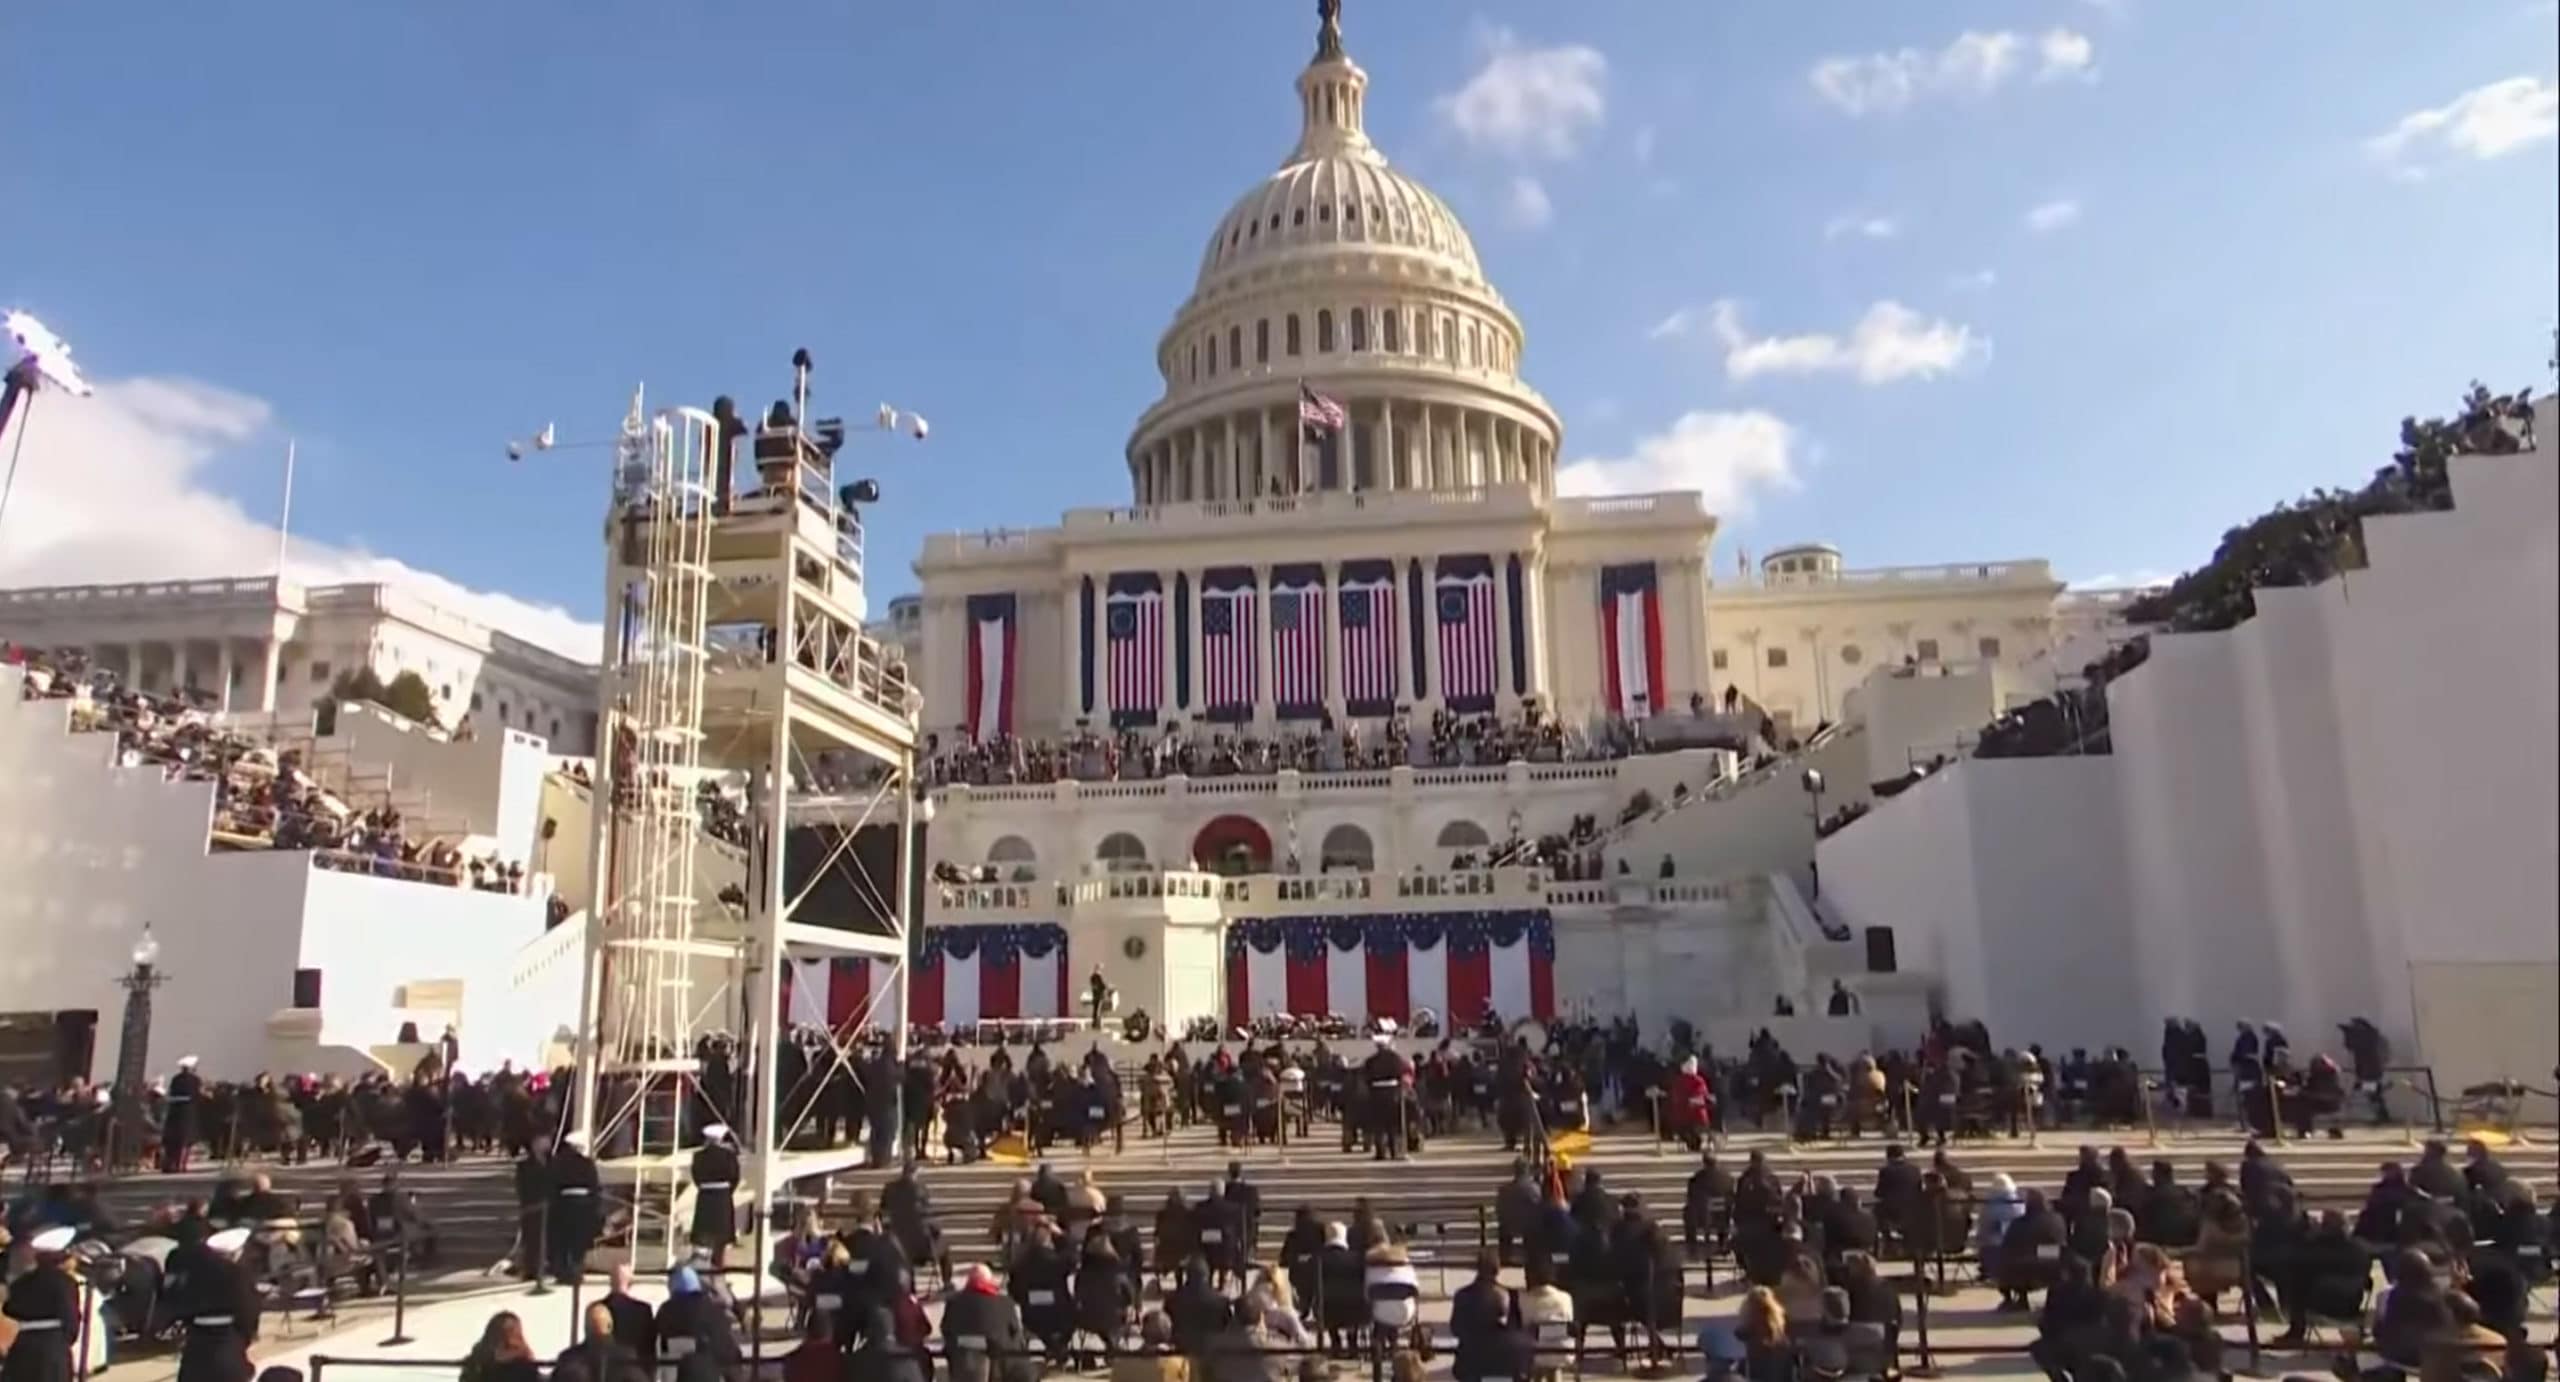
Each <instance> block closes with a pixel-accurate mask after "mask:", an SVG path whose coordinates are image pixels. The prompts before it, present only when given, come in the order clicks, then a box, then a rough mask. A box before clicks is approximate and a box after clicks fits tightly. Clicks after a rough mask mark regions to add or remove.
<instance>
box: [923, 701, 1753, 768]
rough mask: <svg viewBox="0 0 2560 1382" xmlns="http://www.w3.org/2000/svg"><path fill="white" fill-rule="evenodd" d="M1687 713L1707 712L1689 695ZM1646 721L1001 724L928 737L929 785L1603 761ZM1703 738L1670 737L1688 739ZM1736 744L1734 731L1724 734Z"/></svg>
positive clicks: (1444, 713) (1642, 734)
mask: <svg viewBox="0 0 2560 1382" xmlns="http://www.w3.org/2000/svg"><path fill="white" fill-rule="evenodd" d="M1690 712H1691V716H1692V717H1693V718H1697V719H1704V718H1705V717H1706V714H1707V707H1706V701H1705V698H1704V697H1692V698H1691V705H1690ZM1655 723H1656V722H1655V721H1647V720H1627V719H1622V718H1617V717H1602V718H1597V719H1595V720H1594V721H1593V722H1592V723H1591V724H1589V725H1587V726H1580V727H1577V726H1574V725H1570V724H1567V723H1565V722H1564V721H1563V720H1562V719H1560V718H1558V717H1557V716H1556V715H1554V714H1553V713H1552V712H1551V711H1549V710H1548V709H1546V708H1545V707H1544V706H1543V705H1542V704H1540V703H1539V702H1537V701H1535V700H1531V701H1528V702H1525V703H1523V705H1522V706H1521V707H1520V709H1519V710H1518V711H1516V712H1515V713H1512V714H1508V715H1504V714H1493V713H1487V714H1477V715H1462V714H1457V713H1455V712H1452V711H1449V710H1446V709H1437V710H1433V711H1432V712H1430V714H1429V715H1428V716H1427V717H1426V716H1417V715H1416V714H1415V713H1414V712H1412V711H1411V710H1409V709H1407V708H1405V707H1398V708H1397V710H1396V712H1395V713H1394V714H1393V715H1391V716H1389V717H1388V718H1387V719H1386V720H1384V721H1383V722H1378V723H1366V722H1364V723H1359V724H1342V723H1338V722H1336V721H1335V720H1334V719H1333V718H1332V716H1330V715H1327V716H1325V717H1324V719H1323V720H1322V721H1321V722H1319V723H1318V724H1317V725H1316V726H1315V727H1313V728H1309V729H1303V730H1285V731H1282V732H1280V733H1277V734H1272V735H1259V734H1253V733H1249V732H1244V731H1239V730H1233V729H1229V728H1225V727H1221V726H1218V725H1216V724H1214V723H1211V722H1203V723H1201V724H1198V725H1192V726H1186V725H1185V724H1184V723H1183V722H1181V721H1179V720H1176V721H1173V722H1170V723H1168V724H1166V725H1165V726H1164V727H1163V728H1161V729H1156V730H1142V729H1121V730H1114V731H1103V730H1096V729H1092V728H1090V727H1086V728H1080V729H1078V731H1077V732H1076V733H1074V734H1072V735H1070V736H1068V737H1067V738H1065V739H1062V740H1052V739H1039V738H1030V737H1023V736H1015V735H1002V736H998V737H996V738H992V739H988V740H984V741H981V742H979V743H974V744H963V743H945V742H944V741H943V740H942V737H941V736H940V735H929V736H927V737H926V741H925V756H926V759H927V761H928V765H929V768H928V770H929V771H930V773H931V775H932V783H933V785H934V786H937V787H941V786H950V785H954V784H966V785H969V786H976V787H988V786H1003V785H1010V784H1015V783H1030V784H1040V783H1050V782H1062V781H1074V782H1113V781H1123V782H1126V781H1144V780H1147V779H1152V778H1161V777H1172V776H1176V775H1180V776H1185V777H1247V776H1254V775H1258V774H1265V773H1275V772H1282V771H1290V772H1301V773H1341V772H1381V771H1384V770H1386V769H1389V768H1399V767H1409V768H1464V767H1500V766H1502V765H1504V764H1506V763H1515V762H1522V763H1584V762H1606V761H1610V760H1615V759H1621V758H1628V757H1632V756H1634V755H1637V754H1643V753H1651V752H1656V751H1658V750H1659V749H1660V748H1662V747H1664V746H1662V745H1658V744H1657V743H1656V742H1655V738H1656V731H1654V730H1653V729H1651V728H1649V727H1650V726H1652V725H1654V724H1655ZM1702 742H1705V741H1703V740H1693V741H1682V742H1680V743H1678V744H1675V745H1670V746H1669V747H1682V748H1685V747H1696V746H1697V745H1698V744H1699V743H1702ZM1723 746H1724V747H1729V748H1740V747H1742V745H1741V744H1739V743H1732V744H1726V745H1723Z"/></svg>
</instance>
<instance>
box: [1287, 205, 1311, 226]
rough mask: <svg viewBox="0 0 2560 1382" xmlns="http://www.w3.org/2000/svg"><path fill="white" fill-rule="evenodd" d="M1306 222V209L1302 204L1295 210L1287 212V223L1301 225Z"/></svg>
mask: <svg viewBox="0 0 2560 1382" xmlns="http://www.w3.org/2000/svg"><path fill="white" fill-rule="evenodd" d="M1306 223H1307V209H1306V208H1305V207H1303V206H1302V207H1299V208H1298V209H1297V210H1295V211H1292V212H1290V213H1289V224H1291V225H1293V226H1302V225H1305V224H1306Z"/></svg>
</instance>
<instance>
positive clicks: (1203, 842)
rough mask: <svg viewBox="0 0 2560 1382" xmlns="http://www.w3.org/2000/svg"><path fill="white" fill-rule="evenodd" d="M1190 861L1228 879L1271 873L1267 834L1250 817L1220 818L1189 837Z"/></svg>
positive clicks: (1259, 824) (1260, 823)
mask: <svg viewBox="0 0 2560 1382" xmlns="http://www.w3.org/2000/svg"><path fill="white" fill-rule="evenodd" d="M1191 858H1192V859H1193V861H1194V862H1195V863H1197V864H1198V866H1199V867H1200V868H1202V869H1205V870H1207V871H1208V872H1210V873H1216V874H1224V875H1226V876H1227V877H1229V878H1233V877H1237V876H1238V875H1241V874H1248V873H1269V872H1271V832H1270V831H1268V830H1265V829H1263V828H1262V822H1260V821H1257V820H1255V819H1253V818H1252V817H1251V816H1220V817H1218V818H1217V819H1216V820H1213V821H1211V822H1209V823H1208V824H1207V825H1204V826H1202V827H1200V833H1199V834H1197V835H1194V836H1192V837H1191Z"/></svg>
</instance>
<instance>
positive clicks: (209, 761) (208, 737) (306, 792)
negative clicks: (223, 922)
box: [0, 644, 525, 893]
mask: <svg viewBox="0 0 2560 1382" xmlns="http://www.w3.org/2000/svg"><path fill="white" fill-rule="evenodd" d="M0 661H4V662H7V663H10V664H12V665H16V666H18V667H20V668H21V669H22V672H23V674H24V681H23V683H22V685H21V690H20V693H19V694H20V696H21V697H22V698H23V699H26V700H68V701H71V702H73V707H72V722H71V723H72V728H73V729H74V730H76V731H82V732H93V733H102V734H105V733H111V734H113V735H115V736H116V761H117V762H118V763H119V764H121V765H122V766H124V767H126V768H150V767H156V768H159V769H160V770H161V772H162V773H163V775H164V777H165V778H166V780H168V781H171V782H209V783H211V784H213V828H212V845H213V847H214V848H216V849H223V850H253V849H277V850H310V851H314V852H315V853H314V861H315V862H316V863H317V864H318V865H319V866H320V867H322V868H328V869H336V870H340V871H344V872H354V873H369V874H374V875H376V876H379V877H386V878H401V879H406V880H409V881H412V882H421V883H439V884H444V885H447V886H452V887H468V888H472V889H474V890H477V891H481V892H500V893H520V892H522V891H524V889H525V871H524V866H523V865H522V864H521V863H516V862H512V861H501V860H498V859H496V858H493V857H483V856H478V855H472V854H467V853H465V852H464V850H463V849H462V847H461V845H460V844H459V843H458V842H456V841H454V840H451V839H447V838H440V837H432V836H418V835H415V834H413V833H412V832H410V831H409V829H408V828H407V823H406V822H405V821H404V820H403V819H402V817H401V814H400V812H399V810H398V809H397V808H395V807H394V806H393V805H392V804H391V803H390V801H388V800H387V799H386V800H384V801H383V802H381V803H380V804H378V805H375V806H372V807H369V808H359V807H358V806H357V805H355V804H354V803H352V802H350V801H348V800H347V799H346V798H345V797H344V796H342V795H340V794H339V793H338V792H336V791H333V790H331V789H330V788H329V787H328V786H327V785H325V784H323V783H322V782H321V781H320V780H319V779H318V778H316V777H314V776H313V775H312V773H311V771H310V765H309V764H308V763H306V762H305V760H304V755H303V753H302V751H301V750H298V749H278V748H277V747H275V746H274V745H273V744H271V743H269V742H267V741H266V740H264V739H261V738H259V737H258V736H256V735H253V734H249V733H245V732H243V731H240V730H237V729H233V728H230V727H228V726H226V725H224V724H222V723H220V722H219V720H218V719H217V718H216V717H215V715H214V713H213V710H212V705H213V701H212V698H211V697H209V696H207V695H205V694H204V693H202V692H197V691H190V690H177V691H171V692H167V693H153V692H146V691H140V690H136V689H134V688H131V687H128V686H126V685H124V684H123V682H122V681H121V680H120V679H119V678H117V677H116V676H115V675H114V674H113V673H112V672H110V671H107V670H105V669H103V668H97V667H93V666H91V665H90V664H89V662H88V659H87V658H86V657H85V655H83V654H81V653H80V652H78V651H77V650H71V649H65V650H59V651H51V652H47V651H41V650H37V649H31V648H23V647H19V646H17V645H14V644H13V645H7V646H5V647H0Z"/></svg>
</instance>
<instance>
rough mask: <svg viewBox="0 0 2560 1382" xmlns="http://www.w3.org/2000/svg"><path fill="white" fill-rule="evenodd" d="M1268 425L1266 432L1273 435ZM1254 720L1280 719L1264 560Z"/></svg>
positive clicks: (1256, 623)
mask: <svg viewBox="0 0 2560 1382" xmlns="http://www.w3.org/2000/svg"><path fill="white" fill-rule="evenodd" d="M1270 434H1271V429H1270V428H1269V427H1267V426H1266V427H1265V428H1264V429H1263V435H1264V436H1265V437H1268V436H1270ZM1253 683H1254V685H1253V722H1254V724H1255V725H1256V726H1257V727H1258V728H1259V729H1261V730H1262V731H1263V732H1265V733H1268V732H1269V731H1270V727H1271V726H1272V725H1275V724H1277V723H1279V719H1280V711H1279V707H1278V706H1277V705H1275V704H1274V703H1273V701H1272V697H1271V565H1270V563H1268V562H1263V563H1260V564H1258V565H1256V566H1255V567H1254V568H1253Z"/></svg>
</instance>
